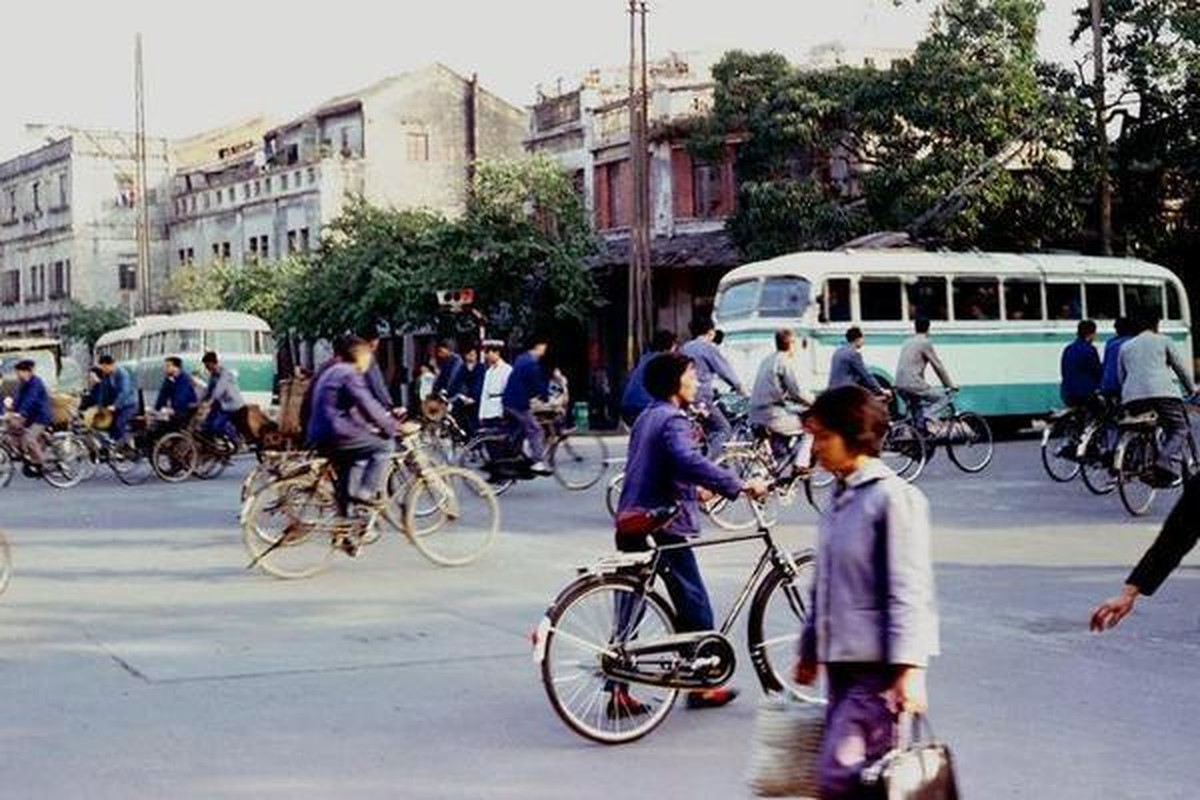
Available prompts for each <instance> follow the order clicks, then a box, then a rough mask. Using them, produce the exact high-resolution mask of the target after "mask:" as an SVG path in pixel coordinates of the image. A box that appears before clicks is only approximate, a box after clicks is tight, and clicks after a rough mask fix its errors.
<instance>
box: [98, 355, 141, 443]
mask: <svg viewBox="0 0 1200 800" xmlns="http://www.w3.org/2000/svg"><path fill="white" fill-rule="evenodd" d="M99 363H100V373H101V374H102V375H103V376H104V385H105V387H106V388H105V391H104V396H105V399H106V401H107V402H108V410H109V411H110V412H111V413H112V415H113V421H112V428H111V430H110V433H111V434H112V438H113V441H116V442H123V441H125V437H126V436H128V435H129V422H130V421H131V420H132V419H133V418H134V416H136V415H137V407H138V398H137V386H136V385H135V384H134V382H133V376H132V375H130V374H129V370H127V369H125V367H122V366H118V365H117V362H116V361H115V360H114V359H113V357H112V356H111V355H108V354H105V355H102V356H100V362H99Z"/></svg>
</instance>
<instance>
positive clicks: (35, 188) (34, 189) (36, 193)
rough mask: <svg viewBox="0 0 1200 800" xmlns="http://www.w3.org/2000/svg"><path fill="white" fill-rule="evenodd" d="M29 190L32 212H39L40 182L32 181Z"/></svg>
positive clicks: (40, 203)
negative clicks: (31, 199) (31, 198)
mask: <svg viewBox="0 0 1200 800" xmlns="http://www.w3.org/2000/svg"><path fill="white" fill-rule="evenodd" d="M29 188H30V192H31V194H32V195H33V213H35V214H38V213H41V210H42V182H41V181H34V182H33V185H31V186H30V187H29Z"/></svg>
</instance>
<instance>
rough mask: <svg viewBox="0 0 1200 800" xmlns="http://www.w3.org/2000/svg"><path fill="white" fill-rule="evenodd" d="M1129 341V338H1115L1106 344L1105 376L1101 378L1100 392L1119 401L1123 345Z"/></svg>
mask: <svg viewBox="0 0 1200 800" xmlns="http://www.w3.org/2000/svg"><path fill="white" fill-rule="evenodd" d="M1128 341H1129V337H1128V336H1114V337H1113V338H1111V339H1109V340H1108V341H1107V342H1105V343H1104V374H1103V375H1102V376H1101V377H1100V391H1102V392H1104V394H1105V395H1107V396H1108V397H1115V398H1117V399H1118V400H1119V399H1120V398H1121V371H1120V364H1121V357H1120V354H1121V345H1123V344H1125V343H1126V342H1128Z"/></svg>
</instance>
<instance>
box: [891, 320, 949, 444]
mask: <svg viewBox="0 0 1200 800" xmlns="http://www.w3.org/2000/svg"><path fill="white" fill-rule="evenodd" d="M929 328H930V322H929V319H928V318H926V317H920V318H918V319H917V320H916V322H914V323H913V335H912V336H910V337H909V339H908V341H906V342H905V343H904V346H903V347H901V348H900V358H899V359H898V360H897V362H896V391H897V392H899V394H900V397H901V398H902V399H903V400H904V403H905V405H907V406H908V407H909V415H910V416H911V417H912V418H913V422H914V423H915V424H916V426H917V427H918V428H920V429H922V430H925V427H926V425H925V409H926V407H927V406H929V405H931V404H933V403H935V402H937V401H938V400H940V399H942V398H943V397H944V392H940V391H938V390H937V389H934V388H933V387H932V386H930V385H929V383H927V382H926V380H925V369H926V367H933V371H934V373H935V374H937V376H938V380H940V381H941V382H942V386H944V387H945V388H946V389H948V390H950V391H955V390H956V389H957V388H958V387H957V386H955V384H954V379H953V378H951V377H950V373H949V372H948V371H947V370H946V367H945V365H943V364H942V360H941V359H940V358H938V354H937V350H935V349H934V347H933V342H931V341H929Z"/></svg>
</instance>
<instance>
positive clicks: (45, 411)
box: [8, 359, 54, 474]
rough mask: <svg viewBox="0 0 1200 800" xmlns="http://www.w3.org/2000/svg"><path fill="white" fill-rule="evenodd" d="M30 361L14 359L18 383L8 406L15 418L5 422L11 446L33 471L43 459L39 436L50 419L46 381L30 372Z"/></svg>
mask: <svg viewBox="0 0 1200 800" xmlns="http://www.w3.org/2000/svg"><path fill="white" fill-rule="evenodd" d="M33 368H34V362H33V361H32V360H31V359H25V360H23V361H18V362H17V367H16V372H17V380H18V381H19V383H20V386H19V388H18V389H17V396H16V399H15V400H14V401H13V405H12V409H13V412H14V413H15V414H16V417H15V418H14V419H13V420H12V421H11V422H10V423H9V428H8V436H9V441H10V442H11V443H12V445H13V447H14V448H15V449H16V450H17V451H18V452H20V453H23V454H24V456H25V470H26V472H27V473H28V474H34V473H36V472H37V471H38V470H40V469H41V467H42V462H43V461H44V460H45V458H44V456H43V454H42V436H43V435H44V434H45V432H46V428H47V426H49V425H50V423H51V421H53V419H54V414H53V410H52V409H51V407H50V393H49V392H48V391H46V384H45V383H43V382H42V379H41V378H39V377H38V376H37V375H34V374H33Z"/></svg>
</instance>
